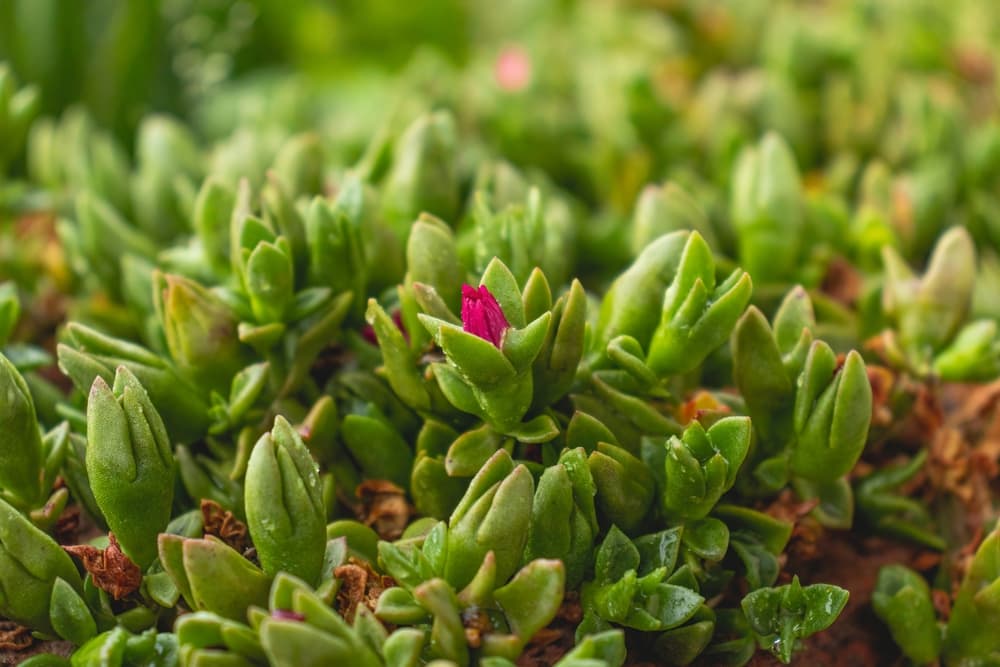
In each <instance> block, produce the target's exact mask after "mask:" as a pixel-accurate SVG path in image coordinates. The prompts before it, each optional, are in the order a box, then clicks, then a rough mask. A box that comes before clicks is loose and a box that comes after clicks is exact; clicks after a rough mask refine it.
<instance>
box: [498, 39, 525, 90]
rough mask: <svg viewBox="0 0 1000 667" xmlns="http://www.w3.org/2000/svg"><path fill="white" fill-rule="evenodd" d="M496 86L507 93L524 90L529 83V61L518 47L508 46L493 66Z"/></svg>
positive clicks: (523, 51)
mask: <svg viewBox="0 0 1000 667" xmlns="http://www.w3.org/2000/svg"><path fill="white" fill-rule="evenodd" d="M493 75H494V76H495V77H496V80H497V84H498V85H499V86H500V87H501V88H502V89H504V90H506V91H507V92H511V93H516V92H518V91H521V90H524V89H525V88H527V87H528V84H529V83H531V59H530V58H529V57H528V54H527V52H526V51H525V50H524V49H522V48H521V47H519V46H508V47H507V48H505V49H504V50H503V51H501V52H500V55H499V56H497V59H496V62H495V63H494V64H493Z"/></svg>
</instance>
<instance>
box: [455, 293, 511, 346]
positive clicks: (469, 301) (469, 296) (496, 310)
mask: <svg viewBox="0 0 1000 667" xmlns="http://www.w3.org/2000/svg"><path fill="white" fill-rule="evenodd" d="M462 328H463V329H465V331H468V332H469V333H471V334H475V335H476V336H479V337H480V338H482V339H484V340H488V341H490V342H491V343H493V345H495V346H496V347H500V341H501V339H503V332H504V331H506V330H507V329H509V328H510V322H508V321H507V318H506V317H505V316H504V314H503V310H501V309H500V304H499V303H497V300H496V299H495V298H494V297H493V295H492V294H490V291H489V290H488V289H486V285H480V286H479V287H478V288H476V287H473V286H472V285H462Z"/></svg>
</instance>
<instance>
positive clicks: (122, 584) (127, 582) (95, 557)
mask: <svg viewBox="0 0 1000 667" xmlns="http://www.w3.org/2000/svg"><path fill="white" fill-rule="evenodd" d="M108 540H109V541H108V548H107V549H104V550H103V551H102V550H101V549H98V548H97V547H92V546H90V545H88V544H81V545H77V546H69V547H63V549H65V550H66V551H67V552H69V554H70V555H72V556H74V557H76V558H79V559H80V562H81V563H83V569H85V570H86V571H87V572H89V573H90V576H91V578H92V579H93V580H94V585H95V586H97V587H98V588H100V589H101V590H102V591H106V592H107V593H108V594H110V595H111V597H113V598H114V599H115V600H121V599H123V598H125V597H126V596H128V595H129V594H131V593H134V592H135V591H136V590H138V588H139V584H140V583H142V571H141V570H140V569H139V566H138V565H136V564H135V563H133V562H132V561H131V560H130V559H129V557H128V556H126V555H125V554H124V553H123V552H122V550H121V547H120V546H119V545H118V540H116V539H115V534H114V533H108Z"/></svg>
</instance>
